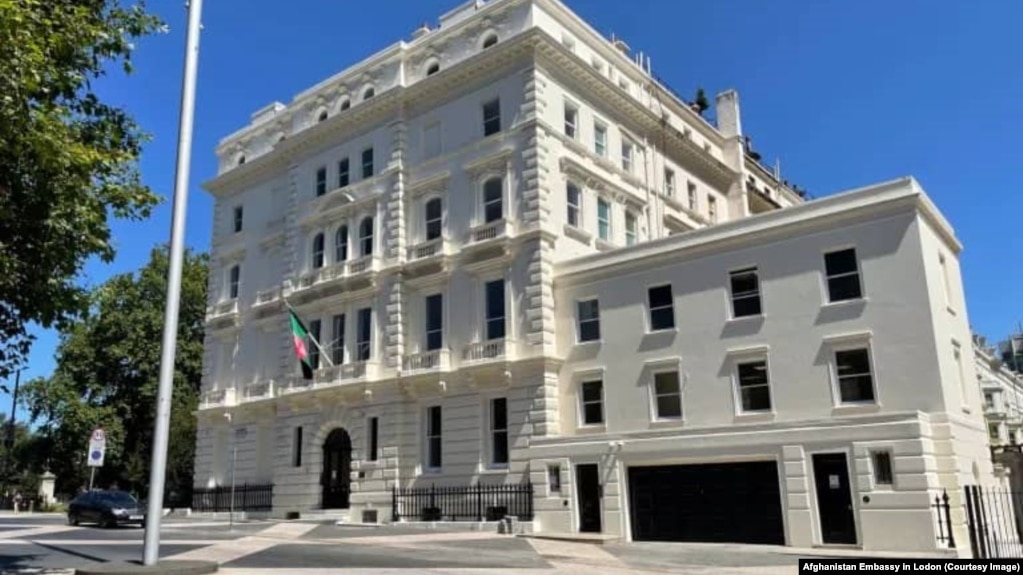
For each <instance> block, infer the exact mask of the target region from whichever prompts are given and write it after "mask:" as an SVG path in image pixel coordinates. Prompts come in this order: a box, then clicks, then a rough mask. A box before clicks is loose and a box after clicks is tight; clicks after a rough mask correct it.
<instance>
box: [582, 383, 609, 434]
mask: <svg viewBox="0 0 1023 575" xmlns="http://www.w3.org/2000/svg"><path fill="white" fill-rule="evenodd" d="M580 389H581V392H582V393H581V395H580V404H581V406H582V413H583V425H601V424H603V423H604V382H603V381H600V380H597V381H584V382H583V384H582V386H581V387H580Z"/></svg>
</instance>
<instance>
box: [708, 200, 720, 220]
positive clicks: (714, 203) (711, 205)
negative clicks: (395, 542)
mask: <svg viewBox="0 0 1023 575" xmlns="http://www.w3.org/2000/svg"><path fill="white" fill-rule="evenodd" d="M707 218H708V219H710V223H712V224H716V223H718V199H717V198H715V197H714V196H707Z"/></svg>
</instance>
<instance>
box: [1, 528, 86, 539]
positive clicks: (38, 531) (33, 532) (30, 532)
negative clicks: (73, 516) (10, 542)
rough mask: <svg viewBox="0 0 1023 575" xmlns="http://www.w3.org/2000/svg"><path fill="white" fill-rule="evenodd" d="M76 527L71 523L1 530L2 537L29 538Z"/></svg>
mask: <svg viewBox="0 0 1023 575" xmlns="http://www.w3.org/2000/svg"><path fill="white" fill-rule="evenodd" d="M74 529H75V528H74V527H71V526H69V525H44V526H42V527H30V528H28V529H15V530H12V531H0V539H27V538H29V537H36V536H37V535H47V534H50V533H60V532H61V531H73V530H74Z"/></svg>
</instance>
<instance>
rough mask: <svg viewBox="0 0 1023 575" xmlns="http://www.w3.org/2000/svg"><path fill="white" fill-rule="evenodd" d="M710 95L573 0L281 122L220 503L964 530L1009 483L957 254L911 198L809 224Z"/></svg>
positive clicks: (227, 378)
mask: <svg viewBox="0 0 1023 575" xmlns="http://www.w3.org/2000/svg"><path fill="white" fill-rule="evenodd" d="M713 104H714V106H715V114H714V115H715V117H716V121H715V122H714V123H711V122H709V121H707V120H705V119H704V118H703V117H702V115H701V114H700V113H699V111H698V110H694V107H693V106H692V105H691V104H687V103H685V102H683V101H681V100H680V99H679V98H678V97H677V96H675V95H674V94H673V93H672V92H671V91H670V90H668V89H667V88H666V87H665V86H664V85H663V84H661V83H660V82H658V81H657V80H656V79H655V78H654V76H653V75H652V73H651V70H650V65H649V61H648V60H646V59H645V58H644V57H642V56H641V55H640V56H636V55H631V54H630V52H629V48H628V46H626V45H625V44H624V42H621V41H613V42H612V41H608V40H606V39H604V38H603V37H601V36H600V35H599V34H598V33H597V32H596V31H594V30H593V29H592V28H591V27H589V26H588V25H587V24H586V23H585V22H583V21H582V20H581V19H580V18H579V17H578V16H576V15H575V14H574V13H572V12H571V11H570V10H569V9H568V8H567V7H566V6H565V5H564V4H562V3H561V2H559V1H557V0H490V1H488V2H485V3H484V2H470V3H468V4H466V5H463V6H460V7H458V8H456V9H454V10H453V11H451V12H449V13H448V14H446V15H444V16H442V17H441V19H440V25H439V27H435V28H429V27H426V26H424V27H422V28H420V29H419V30H416V31H415V32H414V34H413V37H412V39H411V40H410V41H401V42H398V43H396V44H394V45H392V46H390V47H388V48H386V49H384V50H383V51H381V52H379V53H377V54H376V55H374V56H372V57H370V58H369V59H367V60H365V61H363V62H360V63H358V64H356V65H355V66H353V67H351V68H349V69H348V70H345V71H343V72H341V73H340V74H338V75H336V76H334V77H332V78H329V79H328V80H325V81H324V82H322V83H320V84H318V85H316V86H314V87H312V88H310V89H309V90H307V91H305V92H303V93H301V94H299V95H298V96H296V97H295V98H294V100H293V101H292V102H291V103H290V104H288V105H284V104H280V103H274V104H272V105H270V106H268V107H266V108H265V109H263V110H260V111H258V112H256V113H255V114H254V115H253V116H252V121H251V123H250V125H248V126H246V127H245V128H243V129H242V130H240V131H238V132H236V133H235V134H232V135H231V136H229V137H227V138H226V139H224V140H223V141H222V142H221V144H220V145H219V146H218V148H217V155H218V158H219V171H218V174H217V176H216V177H215V178H214V179H212V180H211V181H209V182H207V183H206V184H205V185H204V187H205V188H206V189H207V190H208V191H209V192H210V193H211V194H213V195H214V197H215V209H214V213H215V215H214V222H213V225H214V228H213V230H214V231H213V242H212V246H213V247H212V269H211V276H210V277H211V280H210V301H209V313H208V320H207V336H206V337H207V340H206V347H205V358H204V380H203V395H202V400H201V405H200V409H199V411H198V421H199V431H198V438H197V451H196V467H195V486H196V489H197V490H201V489H209V488H217V487H218V486H225V485H229V484H230V482H231V481H232V476H233V479H234V482H235V483H237V484H239V485H240V484H243V483H249V484H255V483H263V484H272V514H273V515H275V516H285V515H287V514H289V513H294V512H298V513H300V514H309V513H324V512H327V511H330V510H339V511H336V513H337V514H339V515H340V516H341V517H344V518H346V519H347V520H349V521H353V522H359V521H380V522H386V521H393V520H395V519H397V520H399V521H417V520H423V519H427V520H435V519H441V520H444V519H448V518H452V517H453V515H452V513H454V512H453V511H451V509H449V508H446V507H445V505H448V503H450V500H449V501H448V503H443V504H442V503H438V502H436V501H431V503H429V504H425V503H424V504H419V503H416V502H415V501H412V502H411V503H408V502H404V503H402V510H401V512H400V513H395V510H394V509H393V506H394V505H393V504H394V503H395V501H397V495H398V494H399V491H398V490H407V489H424V490H429V489H431V488H435V489H449V490H455V491H453V492H457V490H458V489H463V488H464V489H468V488H470V487H472V486H478V485H485V486H497V485H503V486H507V487H509V488H511V486H528V491H522V490H519V491H515V492H514V493H515V494H516V495H515V497H516V498H518V499H517V500H516V503H515V505H513V506H512V508H509V506H508V505H507V501H504V500H498V499H494V500H493V501H490V500H489V499H488V500H487V501H486V502H484V501H483V499H484V497H485V495H482V494H483V491H479V490H478V491H476V492H474V493H476V495H474V496H473V497H475V498H477V501H478V504H479V505H485V506H486V508H487V515H488V516H490V515H492V512H493V513H501V512H507V513H511V514H518V515H519V516H520V519H521V520H522V523H521V526H522V527H523V528H525V529H529V530H532V531H534V532H543V533H563V534H574V533H581V532H591V533H600V534H605V535H606V536H609V537H620V538H623V539H626V540H674V541H720V542H753V543H776V544H783V545H792V546H799V547H809V546H814V545H854V546H858V547H861V548H863V549H866V550H887V549H898V550H911V551H936V550H941V549H943V548H944V545H945V544H944V543H943V542H942V541H941V540H940V537H939V533H938V522H937V521H936V518H935V516H934V511H933V509H932V507H931V504H932V502H933V501H934V499H935V497H936V496H939V495H940V494H942V493H943V492H945V491H946V490H947V492H948V494H949V495H950V496H951V497H952V503H953V505H952V508H953V513H952V523H953V526H954V530H955V534H956V536H957V537H959V538H960V540H964V539H963V538H965V537H966V535H965V531H964V529H965V528H964V524H963V513H962V509H961V504H960V498H959V495H958V494H959V493H961V491H962V489H961V488H962V486H964V485H966V484H984V483H986V482H988V481H993V477H994V476H993V471H992V465H991V462H990V455H989V453H988V447H987V431H986V430H987V427H986V425H985V420H984V406H983V402H982V399H981V394H980V389H979V386H977V385H976V384H975V383H971V382H976V378H977V375H976V373H975V372H974V369H975V366H974V362H973V361H972V360H971V358H972V357H973V351H972V347H971V345H972V340H971V333H970V330H969V327H968V319H967V314H966V311H967V310H966V306H965V298H964V294H963V287H962V281H961V277H960V271H959V253H960V250H961V245H960V244H959V242H958V240H957V239H956V237H955V234H954V231H953V230H952V229H951V227H950V226H949V224H948V222H947V221H946V220H945V219H944V218H943V217H942V215H941V214H940V213H939V211H938V210H937V208H936V207H935V206H934V204H933V203H932V202H931V201H930V200H929V199H928V198H927V196H926V194H925V193H924V192H923V191H922V189H921V188H920V186H919V185H918V184H917V183H916V182H915V181H914V180H913V179H911V178H905V179H899V180H894V181H890V182H885V183H881V184H877V185H872V186H869V187H865V188H862V189H858V190H852V191H849V192H845V193H840V194H835V195H830V196H828V197H825V198H823V199H818V200H813V201H804V197H803V194H802V193H799V192H798V191H797V190H795V189H794V188H792V187H790V186H789V185H788V184H787V183H786V182H785V181H784V180H782V179H781V178H780V177H779V175H778V174H777V172H776V171H774V170H770V169H767V168H765V167H764V166H763V165H761V164H760V163H759V161H758V156H757V155H756V153H755V152H754V151H753V150H752V149H751V148H750V146H749V144H748V142H749V140H748V139H747V138H746V136H745V135H744V133H743V131H742V124H741V119H740V108H739V99H738V95H737V94H736V93H735V92H734V91H726V92H723V93H721V94H718V95H717V96H716V99H715V102H714V103H713ZM289 310H294V312H295V313H296V314H297V316H298V317H300V318H301V319H302V322H303V324H304V328H305V329H306V330H307V331H308V333H309V334H310V336H311V337H310V338H309V341H308V343H307V347H308V350H309V361H310V362H311V363H312V365H313V367H314V368H315V370H314V374H313V377H312V379H306V378H304V377H303V376H302V371H301V369H300V364H299V361H298V359H297V358H296V354H295V350H294V346H293V342H292V327H291V324H290V317H289ZM313 340H315V343H314V341H313ZM232 462H234V463H233V464H232ZM523 493H525V494H526V495H525V496H526V497H527V499H528V503H529V505H528V513H523V511H522V510H523V509H525V508H526V507H527V506H523V505H521V503H522V502H521V497H522V494H523ZM486 497H489V495H486ZM502 501H504V503H502ZM491 518H492V517H491Z"/></svg>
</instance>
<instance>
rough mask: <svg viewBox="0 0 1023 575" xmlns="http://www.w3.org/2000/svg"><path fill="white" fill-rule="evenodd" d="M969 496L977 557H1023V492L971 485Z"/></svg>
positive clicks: (969, 519)
mask: <svg viewBox="0 0 1023 575" xmlns="http://www.w3.org/2000/svg"><path fill="white" fill-rule="evenodd" d="M965 495H966V524H967V527H968V528H969V533H970V548H971V549H972V550H973V556H974V557H975V558H978V559H995V558H1006V559H1009V558H1023V523H1021V521H1023V492H1020V491H1014V490H1011V489H1005V488H998V487H980V486H978V485H968V486H967V487H966V492H965Z"/></svg>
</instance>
